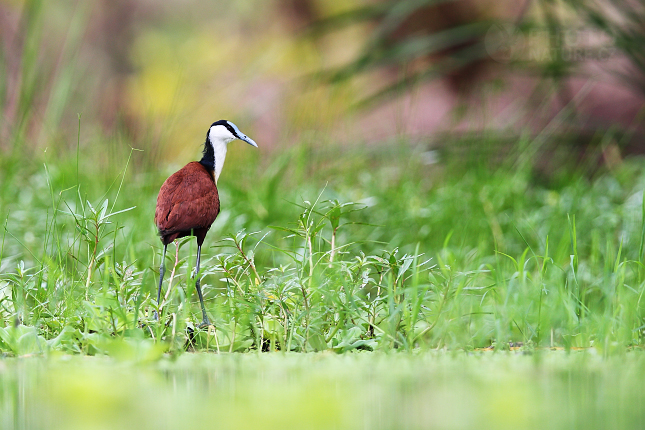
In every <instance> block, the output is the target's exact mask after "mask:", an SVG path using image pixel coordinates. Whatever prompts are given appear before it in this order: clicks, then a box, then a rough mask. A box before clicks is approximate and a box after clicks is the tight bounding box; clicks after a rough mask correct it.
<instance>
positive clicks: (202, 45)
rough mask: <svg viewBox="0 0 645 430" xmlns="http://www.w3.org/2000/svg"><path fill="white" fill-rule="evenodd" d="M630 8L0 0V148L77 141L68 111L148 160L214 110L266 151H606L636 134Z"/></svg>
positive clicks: (183, 148) (597, 156) (613, 158)
mask: <svg viewBox="0 0 645 430" xmlns="http://www.w3.org/2000/svg"><path fill="white" fill-rule="evenodd" d="M644 23H645V10H644V8H643V5H642V4H641V2H638V1H627V0H607V1H592V0H588V1H566V0H562V1H554V0H521V1H511V0H502V1H497V0H496V1H493V0H415V1H412V0H410V1H380V0H342V1H341V0H270V1H265V0H263V1H259V0H244V1H227V2H198V1H191V0H169V1H166V2H164V3H163V4H161V5H160V4H159V3H158V2H153V1H150V0H91V1H82V2H80V1H72V0H61V1H57V2H45V1H43V0H1V1H0V38H1V44H0V151H2V154H3V155H4V156H7V154H8V153H12V152H14V151H29V152H31V151H34V150H38V151H42V150H44V148H45V147H49V148H50V151H52V150H54V149H53V148H54V147H55V148H56V150H57V151H58V150H61V151H64V150H70V149H75V148H76V144H77V142H76V140H77V139H76V138H77V132H78V127H79V119H78V117H77V114H81V116H82V119H81V132H80V144H81V146H84V145H93V146H95V145H96V144H97V139H98V140H99V141H101V142H104V143H110V144H112V145H119V144H123V145H124V146H126V147H129V146H133V147H135V148H139V149H144V150H146V151H147V153H146V156H145V158H146V159H149V160H151V161H153V162H154V163H157V162H159V161H160V160H162V159H164V160H172V159H179V160H181V162H180V163H179V164H181V163H183V161H185V160H187V159H190V158H192V157H194V156H195V155H194V154H195V152H196V148H198V147H199V146H198V145H199V144H201V141H202V139H203V135H204V134H205V131H206V128H207V126H208V125H209V124H210V123H211V122H213V121H215V120H217V119H220V118H225V119H230V120H232V121H234V122H236V123H237V124H238V125H239V126H240V128H241V129H242V130H243V131H245V132H246V133H248V134H249V135H250V136H253V137H254V138H255V139H256V140H257V141H258V142H259V143H260V145H261V147H262V149H263V150H271V151H275V150H276V149H279V148H283V147H287V146H290V145H293V144H294V143H303V142H307V143H308V144H310V145H311V146H312V147H313V148H314V149H315V148H323V147H325V145H326V144H328V143H330V142H333V143H335V144H339V145H341V146H345V145H356V144H359V145H362V144H370V145H372V144H385V145H394V146H398V145H419V144H421V145H424V147H425V148H428V149H430V148H433V149H440V150H442V151H443V155H444V156H449V155H450V154H453V155H454V154H455V153H456V154H457V155H459V156H463V151H467V152H468V153H473V152H477V153H479V154H480V155H481V152H482V151H485V153H486V154H489V155H490V153H491V151H492V152H493V155H495V154H496V153H497V154H498V151H502V153H503V152H506V151H507V150H508V149H509V145H510V146H512V145H513V144H514V142H517V141H518V139H517V137H518V136H521V135H525V134H529V135H531V136H538V135H540V134H545V133H547V134H548V136H549V139H543V140H548V142H544V143H543V145H542V147H540V148H539V151H541V153H544V152H547V153H548V154H549V156H548V157H543V156H539V154H538V155H536V156H535V158H534V160H535V164H536V166H537V168H538V170H539V171H540V172H542V173H544V172H546V173H547V176H548V174H549V169H553V166H551V165H550V163H551V162H552V161H553V153H554V150H557V153H558V154H561V155H563V156H564V157H565V158H566V157H573V159H574V160H575V161H576V162H578V161H580V159H581V158H584V159H585V160H588V161H589V165H590V166H592V167H593V166H598V165H615V164H616V163H620V160H621V159H622V157H623V156H624V155H625V154H630V153H640V152H642V151H643V149H645V147H644V146H643V143H642V139H641V136H642V126H641V110H642V106H643V100H644V99H643V97H644V95H645V93H644V91H645V76H644V74H643V73H644V72H645V57H644V55H643V54H642V51H641V49H640V47H641V46H642V44H643V41H644V39H645V26H644V25H643V24H644ZM490 133H493V134H495V136H496V138H495V139H494V142H491V139H489V138H485V137H484V136H490ZM538 146H539V145H538ZM435 155H436V154H434V153H430V154H427V158H428V162H432V161H433V160H434V156H435ZM493 159H494V157H493Z"/></svg>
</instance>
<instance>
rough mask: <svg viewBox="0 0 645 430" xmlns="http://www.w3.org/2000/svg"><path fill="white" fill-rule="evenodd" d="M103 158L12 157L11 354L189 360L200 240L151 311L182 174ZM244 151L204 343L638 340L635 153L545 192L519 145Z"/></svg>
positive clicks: (229, 198) (6, 292)
mask: <svg viewBox="0 0 645 430" xmlns="http://www.w3.org/2000/svg"><path fill="white" fill-rule="evenodd" d="M195 146H196V147H197V146H198V145H195ZM520 146H521V145H520ZM97 148H100V146H97V147H92V148H83V149H82V150H81V151H80V152H79V153H78V161H77V159H76V157H74V158H71V157H65V154H62V155H59V154H53V153H51V152H50V153H44V155H43V156H42V157H36V158H35V160H38V161H32V160H30V159H27V158H25V157H21V158H19V159H18V160H8V161H6V162H4V163H3V164H4V166H3V167H5V168H3V171H2V172H3V173H2V175H3V177H2V186H1V187H0V201H1V202H2V206H0V207H1V208H2V209H1V213H0V216H1V217H2V218H1V219H2V220H3V228H2V231H1V233H2V235H1V239H2V242H1V247H0V271H1V275H0V288H1V289H0V291H1V292H0V294H1V295H0V351H3V352H4V353H6V354H10V355H22V354H28V353H47V352H48V351H56V350H61V351H66V352H75V353H84V354H95V353H99V352H107V351H108V350H109V343H110V341H111V340H114V339H115V338H116V339H121V338H125V339H144V338H147V339H154V340H155V341H161V344H162V345H163V347H164V348H165V349H166V350H167V351H172V352H174V353H179V352H181V351H183V350H184V349H185V347H186V343H187V341H188V340H190V339H189V337H188V336H187V330H190V329H192V328H193V326H194V323H195V322H196V321H198V311H199V308H198V306H196V304H195V300H196V297H195V294H194V280H193V279H191V277H190V273H191V271H192V267H193V265H194V256H195V250H196V249H195V248H196V246H195V243H194V240H184V241H181V242H180V250H179V263H178V265H177V267H174V249H173V248H174V247H173V246H172V245H171V246H170V248H169V252H168V255H167V261H166V265H167V268H168V271H167V273H168V274H167V275H166V282H165V283H164V294H165V296H166V300H165V301H164V304H163V318H162V323H161V324H158V323H156V322H155V321H154V320H153V319H152V310H154V309H155V308H156V303H155V300H154V297H155V290H156V283H157V279H158V278H157V276H158V266H159V263H160V251H161V245H160V243H159V241H158V238H157V237H156V232H155V229H154V225H153V223H152V218H153V211H154V206H155V199H156V193H157V191H158V189H159V186H160V184H161V183H162V182H163V180H164V179H165V177H167V175H168V174H170V173H171V172H172V171H173V170H174V169H176V168H177V167H179V166H180V164H181V163H180V164H178V165H177V166H165V165H164V166H159V165H153V164H152V163H151V162H150V161H149V158H146V154H145V153H142V152H139V151H130V150H129V149H126V148H124V147H122V146H118V145H117V146H116V149H114V148H113V149H111V150H110V153H107V154H105V155H102V154H103V153H102V152H101V150H100V149H97ZM241 149H242V148H237V147H234V148H232V150H231V151H230V152H231V156H230V159H229V161H228V163H227V166H226V168H225V171H224V174H223V176H222V177H221V181H220V192H221V201H222V208H223V210H222V213H221V214H220V216H219V218H218V220H217V221H216V223H215V225H214V227H213V229H212V230H211V232H210V233H209V235H208V237H207V241H206V246H205V248H206V249H205V250H204V258H203V263H202V272H201V275H202V277H203V281H202V285H203V287H204V290H205V296H206V307H207V311H208V313H209V315H210V317H211V319H212V321H213V322H214V323H215V327H216V331H210V332H198V333H197V334H196V335H195V337H194V338H193V339H192V341H193V345H192V347H193V348H195V349H197V350H211V351H219V352H223V351H226V352H234V351H239V352H243V351H257V350H264V351H267V350H281V351H324V350H333V351H336V352H344V351H349V350H354V349H366V350H390V349H393V348H396V349H404V350H408V351H412V350H428V349H437V348H447V349H450V350H458V349H463V350H472V349H476V348H482V347H488V346H491V345H493V346H495V347H496V348H500V349H504V348H507V347H508V342H509V341H510V342H523V344H524V346H525V348H529V349H531V348H535V347H564V348H566V349H569V348H571V347H594V348H596V350H598V351H601V352H602V353H603V354H612V353H614V352H621V351H624V350H625V349H626V348H630V347H638V346H640V345H642V334H643V326H644V325H645V322H644V321H643V304H642V303H641V301H642V296H643V291H645V285H644V281H645V271H644V269H643V264H642V261H643V233H644V232H645V228H644V224H643V206H642V203H641V201H642V189H643V183H644V182H645V175H644V174H643V169H642V167H641V163H640V161H638V160H633V161H628V162H625V163H624V164H623V165H622V167H621V169H620V170H619V171H615V172H613V173H608V172H606V173H599V174H597V176H596V177H594V178H588V177H585V176H583V175H581V174H571V175H570V177H569V178H566V180H559V181H557V182H554V183H552V184H551V185H550V186H548V187H546V186H541V185H536V182H535V180H534V177H533V175H532V171H531V169H530V168H528V167H526V166H525V163H523V162H522V153H520V154H519V156H516V155H514V156H512V157H509V161H508V162H505V163H503V164H502V165H501V166H498V167H495V168H491V167H489V166H486V165H485V164H484V163H481V162H478V161H477V160H476V157H472V158H473V159H466V160H463V159H461V160H458V161H451V160H452V159H453V158H450V157H449V158H448V159H447V161H446V162H444V163H442V164H439V165H425V164H424V163H423V160H424V157H423V156H422V154H421V153H420V151H419V150H418V149H415V148H411V147H409V146H406V145H399V146H397V147H392V146H391V147H358V148H354V149H347V148H334V147H328V148H327V149H325V150H319V149H315V148H313V147H310V146H308V145H301V146H297V147H294V148H290V149H286V150H285V151H283V153H282V154H279V155H276V154H273V155H269V156H267V155H265V154H262V156H263V158H261V157H260V154H258V153H252V152H250V151H247V152H244V151H242V150H241ZM238 150H239V151H238ZM340 153H342V154H343V157H339V156H338V154H340ZM97 154H98V155H97ZM39 158H41V159H40V160H39ZM41 161H43V162H44V164H40V162H41ZM186 161H187V160H186ZM77 163H78V164H77ZM332 243H333V249H332ZM173 268H174V269H175V274H174V277H173V284H172V288H171V289H170V290H168V282H169V278H170V275H169V273H170V272H171V271H172V270H173Z"/></svg>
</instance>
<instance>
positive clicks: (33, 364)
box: [0, 346, 645, 430]
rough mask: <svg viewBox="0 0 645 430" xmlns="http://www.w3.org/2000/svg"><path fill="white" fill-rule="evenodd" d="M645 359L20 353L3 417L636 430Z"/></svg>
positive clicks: (65, 422)
mask: <svg viewBox="0 0 645 430" xmlns="http://www.w3.org/2000/svg"><path fill="white" fill-rule="evenodd" d="M140 348H143V346H140ZM644 368H645V367H644V366H643V357H642V353H641V352H633V353H630V354H627V355H625V356H622V357H615V358H612V359H610V360H602V359H600V358H599V357H595V356H591V355H588V354H584V353H582V354H571V355H565V354H563V353H550V354H546V355H542V354H540V355H538V356H527V355H520V354H518V355H516V354H508V355H507V354H493V353H492V352H489V353H479V354H475V355H465V354H441V353H434V354H425V355H422V356H411V355H400V354H381V353H362V354H352V355H342V356H334V355H326V354H306V355H291V354H285V355H283V354H263V355H256V354H246V355H240V354H235V355H228V354H223V355H219V356H218V355H201V354H196V355H183V356H182V357H179V358H178V359H177V360H169V359H163V360H161V361H158V362H156V363H152V364H151V363H145V362H141V361H138V360H137V356H136V355H130V356H129V357H128V358H125V357H124V358H123V359H122V360H118V361H115V360H109V359H104V358H92V359H87V358H81V357H71V358H70V357H63V358H51V359H50V360H40V359H34V358H31V359H21V360H14V359H9V360H3V361H0V382H1V383H0V412H2V413H0V426H2V427H3V428H44V427H46V428H51V429H59V428H60V429H86V428H88V427H92V428H114V426H122V427H136V428H141V429H147V428H159V427H172V428H175V427H176V428H179V427H181V428H184V427H200V428H204V429H210V428H225V429H228V428H235V429H246V428H258V427H262V428H266V429H284V428H302V429H329V428H336V429H355V428H357V427H363V426H365V427H369V428H373V429H393V428H397V429H398V428H405V429H446V430H448V429H476V428H482V427H490V428H496V429H542V428H545V427H548V428H551V429H570V428H585V429H605V428H612V429H618V430H619V429H633V428H640V427H641V426H642V425H643V423H644V420H645V416H644V411H643V405H642V398H643V385H642V383H641V381H642V379H643V377H645V375H644V374H643V369H644Z"/></svg>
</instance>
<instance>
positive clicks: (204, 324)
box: [197, 318, 215, 330]
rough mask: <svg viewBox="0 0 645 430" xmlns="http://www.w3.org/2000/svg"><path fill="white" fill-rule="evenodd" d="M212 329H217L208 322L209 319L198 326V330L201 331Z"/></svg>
mask: <svg viewBox="0 0 645 430" xmlns="http://www.w3.org/2000/svg"><path fill="white" fill-rule="evenodd" d="M211 327H213V328H215V326H214V325H213V324H211V322H210V321H209V320H208V318H206V319H204V320H203V321H202V322H201V324H199V325H198V326H197V328H199V329H201V330H204V329H209V328H211Z"/></svg>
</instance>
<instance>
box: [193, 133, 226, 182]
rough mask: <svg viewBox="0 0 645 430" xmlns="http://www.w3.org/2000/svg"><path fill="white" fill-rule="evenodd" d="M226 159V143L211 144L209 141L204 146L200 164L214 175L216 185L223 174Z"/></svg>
mask: <svg viewBox="0 0 645 430" xmlns="http://www.w3.org/2000/svg"><path fill="white" fill-rule="evenodd" d="M225 159H226V143H225V142H222V141H215V142H214V143H211V142H210V141H208V140H207V141H206V143H205V144H204V155H203V156H202V159H201V160H200V161H199V162H200V163H201V164H202V165H203V166H204V167H206V168H207V169H208V170H209V171H210V172H212V173H213V177H214V178H215V183H217V179H219V175H220V174H221V173H222V168H223V167H224V160H225Z"/></svg>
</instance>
